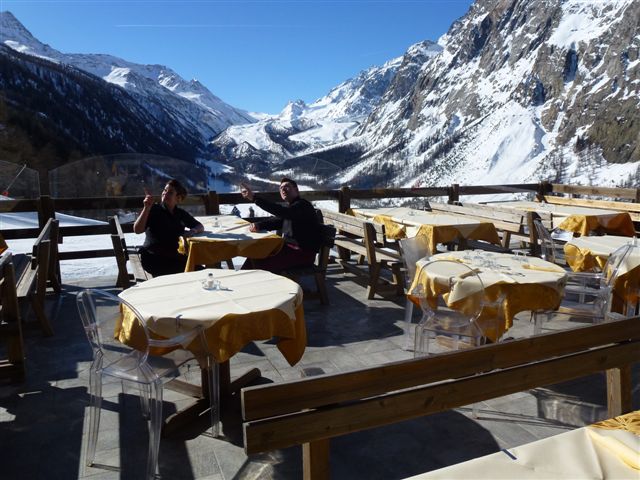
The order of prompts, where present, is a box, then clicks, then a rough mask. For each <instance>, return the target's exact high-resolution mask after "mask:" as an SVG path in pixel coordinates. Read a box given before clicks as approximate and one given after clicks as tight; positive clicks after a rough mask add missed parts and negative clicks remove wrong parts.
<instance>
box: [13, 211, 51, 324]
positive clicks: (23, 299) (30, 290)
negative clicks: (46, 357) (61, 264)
mask: <svg viewBox="0 0 640 480" xmlns="http://www.w3.org/2000/svg"><path fill="white" fill-rule="evenodd" d="M58 232H59V222H58V220H55V219H53V218H50V219H49V220H48V221H47V223H46V224H45V226H44V228H43V229H42V230H41V231H40V234H39V235H38V238H36V241H35V242H34V244H33V249H32V252H31V254H30V255H16V256H14V259H13V262H14V267H15V271H16V291H17V297H18V300H19V301H20V303H21V304H22V305H25V304H27V303H28V305H30V306H31V308H32V309H33V312H34V313H35V315H36V318H37V319H38V322H39V323H40V327H41V329H42V333H43V334H44V335H45V336H51V335H53V328H52V327H51V323H50V322H49V318H48V317H47V314H46V312H45V296H46V293H47V286H48V285H49V284H50V285H51V286H52V287H53V288H54V290H56V291H58V292H59V291H60V281H59V277H58V276H57V271H58V265H57V250H58V249H57V246H58ZM52 252H53V253H52ZM52 270H53V271H52ZM26 318H27V315H26V313H25V314H24V315H23V319H26Z"/></svg>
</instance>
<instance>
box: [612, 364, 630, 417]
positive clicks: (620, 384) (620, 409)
mask: <svg viewBox="0 0 640 480" xmlns="http://www.w3.org/2000/svg"><path fill="white" fill-rule="evenodd" d="M631 388H632V383H631V365H624V366H622V367H620V368H611V369H609V370H607V408H608V411H609V418H612V417H617V416H618V415H622V414H623V413H628V412H630V411H631V410H632V405H631Z"/></svg>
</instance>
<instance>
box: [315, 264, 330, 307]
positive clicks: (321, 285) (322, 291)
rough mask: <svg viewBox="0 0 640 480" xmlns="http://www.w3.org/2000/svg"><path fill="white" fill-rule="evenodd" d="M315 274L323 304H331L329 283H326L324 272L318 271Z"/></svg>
mask: <svg viewBox="0 0 640 480" xmlns="http://www.w3.org/2000/svg"><path fill="white" fill-rule="evenodd" d="M314 276H315V279H316V288H317V289H318V294H319V295H320V303H322V305H329V295H328V293H327V284H326V283H325V278H324V274H322V273H320V272H316V273H315V275H314Z"/></svg>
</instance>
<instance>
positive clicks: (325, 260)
mask: <svg viewBox="0 0 640 480" xmlns="http://www.w3.org/2000/svg"><path fill="white" fill-rule="evenodd" d="M316 214H317V215H318V220H319V221H320V223H321V225H320V229H321V233H320V236H321V247H320V251H319V252H318V254H317V255H316V261H315V263H314V264H313V265H312V266H310V267H298V268H290V269H288V270H284V271H282V272H280V274H281V275H284V276H285V277H288V278H291V279H292V280H294V281H295V282H298V283H299V280H300V278H301V277H306V276H311V277H313V278H314V280H315V283H316V291H315V292H306V291H305V292H304V298H305V299H307V298H319V299H320V303H322V304H323V305H329V294H328V293H327V284H326V276H327V267H328V266H329V255H330V253H331V248H332V247H333V246H334V244H335V239H336V229H335V227H334V226H333V225H325V224H324V218H323V216H322V212H321V211H320V210H316Z"/></svg>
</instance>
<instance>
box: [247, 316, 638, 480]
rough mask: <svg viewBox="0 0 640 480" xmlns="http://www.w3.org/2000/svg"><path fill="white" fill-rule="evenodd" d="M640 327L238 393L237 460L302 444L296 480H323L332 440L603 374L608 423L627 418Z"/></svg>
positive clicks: (614, 326)
mask: <svg viewBox="0 0 640 480" xmlns="http://www.w3.org/2000/svg"><path fill="white" fill-rule="evenodd" d="M639 320H640V318H638V317H636V318H632V319H626V320H620V321H617V322H610V323H605V324H601V325H593V326H588V327H582V328H578V329H574V330H567V331H562V332H556V333H549V334H545V335H539V336H535V337H530V338H525V339H522V340H514V341H510V342H502V343H497V344H492V345H485V346H483V347H478V348H473V349H469V350H461V351H454V352H448V353H443V354H438V355H433V356H429V357H425V358H421V359H415V360H405V361H400V362H393V363H387V364H385V365H381V366H376V367H371V368H366V369H362V370H354V371H350V372H345V373H338V374H331V375H321V376H317V377H311V378H305V379H302V380H292V381H286V382H277V383H272V384H265V385H259V386H255V387H248V388H244V389H243V390H242V393H241V395H242V412H243V421H244V446H245V452H246V453H247V454H249V455H250V454H256V453H263V452H269V451H272V450H276V449H281V448H287V447H291V446H295V445H302V447H303V448H302V452H303V478H305V479H306V480H315V479H323V480H324V479H328V478H329V477H330V468H329V450H330V448H329V442H330V440H331V439H332V438H335V437H339V436H341V435H347V434H350V433H354V432H358V431H361V430H367V429H371V428H377V427H381V426H384V425H389V424H393V423H397V422H402V421H405V420H409V419H413V418H418V417H423V416H425V415H429V414H432V413H437V412H443V411H446V410H449V409H452V408H458V407H461V406H463V405H469V404H473V403H476V402H479V401H483V400H488V399H491V398H496V397H501V396H504V395H508V394H512V393H516V392H520V391H524V390H528V389H531V388H536V387H542V386H547V385H552V384H555V383H559V382H564V381H568V380H572V379H575V378H579V377H582V376H586V375H590V374H593V373H596V372H601V371H606V373H607V404H608V413H609V416H617V415H620V414H622V413H627V412H630V411H631V410H632V408H633V405H632V395H631V393H632V388H633V383H632V377H631V366H632V365H633V364H634V363H635V362H637V361H638V351H640V350H639V349H640V324H639V323H638V321H639Z"/></svg>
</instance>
